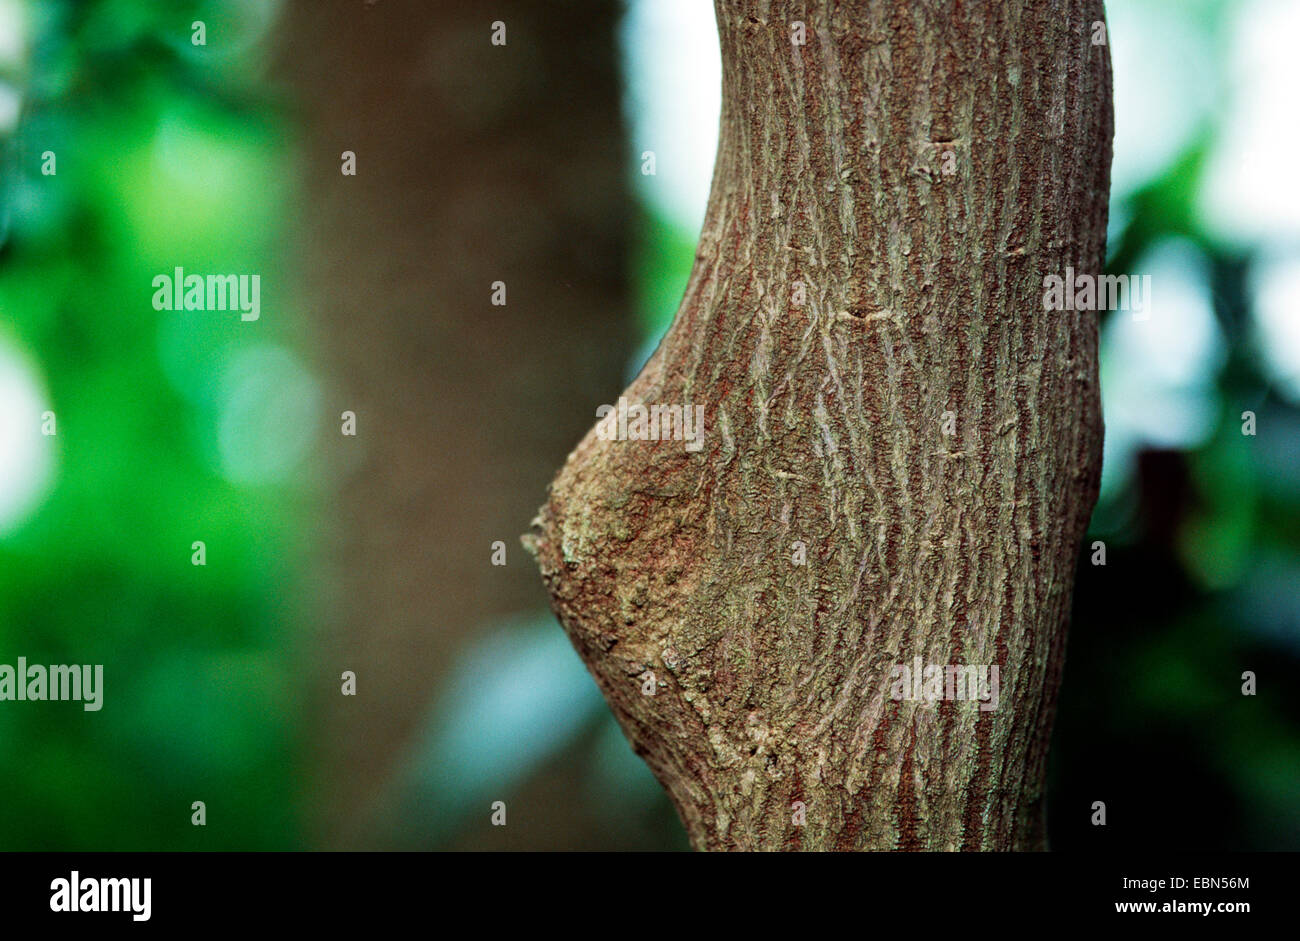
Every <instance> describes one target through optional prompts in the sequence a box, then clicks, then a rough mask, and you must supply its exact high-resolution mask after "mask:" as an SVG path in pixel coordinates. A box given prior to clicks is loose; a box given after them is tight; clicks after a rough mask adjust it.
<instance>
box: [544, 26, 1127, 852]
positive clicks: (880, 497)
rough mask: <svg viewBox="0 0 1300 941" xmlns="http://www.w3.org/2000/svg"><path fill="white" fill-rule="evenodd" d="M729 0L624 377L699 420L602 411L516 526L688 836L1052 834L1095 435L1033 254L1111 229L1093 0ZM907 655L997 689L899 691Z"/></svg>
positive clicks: (1092, 362)
mask: <svg viewBox="0 0 1300 941" xmlns="http://www.w3.org/2000/svg"><path fill="white" fill-rule="evenodd" d="M716 6H717V17H718V27H719V32H720V34H721V42H722V57H723V108H722V128H721V141H720V144H719V147H718V158H717V166H716V170H715V173H714V180H713V191H712V195H711V197H710V200H709V207H708V214H707V218H706V221H705V224H704V230H703V233H702V235H701V238H700V245H699V249H698V252H697V256H696V263H695V268H694V271H693V273H692V275H691V279H690V282H689V286H688V287H687V291H686V296H685V298H684V299H683V301H682V305H681V308H680V310H679V311H678V314H677V318H676V321H675V322H674V324H673V326H672V329H671V330H670V331H669V333H668V335H667V336H666V338H665V339H664V341H663V343H662V344H661V345H660V347H659V349H658V351H657V352H656V353H655V355H654V357H653V358H652V359H651V360H650V362H649V363H648V365H647V366H646V368H645V370H644V371H643V372H642V373H641V375H640V376H639V377H638V378H637V379H636V380H635V381H634V382H633V384H632V385H631V386H630V388H629V389H628V390H627V392H626V393H625V396H626V398H627V402H628V404H629V406H631V405H636V404H644V405H647V406H649V405H655V404H659V405H672V404H677V405H682V404H685V405H689V406H696V405H701V406H703V408H704V426H703V447H702V448H700V449H698V450H692V449H689V448H687V447H686V446H685V445H686V443H685V442H683V441H681V440H626V439H623V440H618V439H617V436H618V434H619V429H618V427H617V421H616V419H613V418H611V419H609V420H608V421H607V423H606V424H605V425H604V426H603V428H602V427H601V426H598V427H597V428H593V429H592V431H591V432H589V433H588V434H587V436H586V438H585V439H584V440H583V441H582V442H581V444H579V445H578V447H577V449H576V450H575V451H574V452H573V453H572V454H571V455H570V456H569V459H568V462H567V463H566V465H565V466H564V468H563V470H562V471H561V472H560V474H559V476H558V477H557V478H556V480H555V482H554V483H553V485H552V488H551V491H550V495H549V499H548V501H547V503H546V505H545V506H544V507H543V508H542V510H541V512H540V514H539V517H538V519H537V520H536V521H535V522H534V526H533V529H532V532H531V533H530V534H529V536H528V537H526V540H525V541H526V542H527V543H529V545H530V547H531V548H532V550H533V551H534V552H535V554H536V556H537V559H538V562H539V564H540V567H541V569H542V572H543V575H544V577H545V580H546V583H547V586H548V588H549V591H550V593H551V596H552V600H553V604H554V607H555V610H556V613H557V614H558V615H559V617H560V619H561V621H562V622H563V624H564V626H565V628H566V630H567V631H568V633H569V635H570V636H571V638H572V640H573V643H574V645H575V646H576V647H577V649H578V652H579V653H580V654H581V655H582V657H583V659H584V660H585V661H586V663H587V665H588V666H589V667H590V669H591V671H592V673H593V674H594V675H595V677H596V679H597V681H598V683H599V684H600V687H601V689H602V690H603V692H604V694H605V696H606V698H607V699H608V700H609V702H610V705H611V706H612V707H613V709H614V711H615V713H616V714H617V716H618V719H619V722H620V723H621V725H622V727H623V729H624V731H625V732H626V734H627V735H628V737H629V738H630V739H631V741H632V744H633V746H634V747H635V749H636V750H637V752H638V753H639V754H641V755H642V756H643V757H644V758H645V760H646V761H647V762H648V763H649V765H650V767H651V768H652V769H653V770H654V772H655V774H656V775H657V776H658V778H659V780H660V781H661V782H662V783H663V785H664V787H665V788H667V790H668V792H669V793H670V794H671V796H672V799H673V801H674V802H675V804H676V806H677V808H678V811H679V812H680V814H681V817H682V820H683V821H684V823H685V825H686V828H687V831H688V832H689V834H690V837H691V840H692V843H693V845H695V846H696V847H698V848H701V849H849V850H867V849H873V850H895V849H897V850H918V849H931V850H958V849H962V850H993V849H1028V848H1042V847H1044V846H1045V832H1044V794H1043V789H1044V780H1043V779H1044V768H1045V760H1046V755H1047V745H1048V739H1049V735H1050V731H1051V724H1052V714H1053V709H1054V704H1055V700H1056V693H1057V686H1058V683H1059V679H1060V674H1061V666H1062V660H1063V655H1064V646H1065V635H1066V625H1067V620H1068V615H1069V610H1070V593H1071V588H1072V584H1073V576H1074V567H1075V561H1076V554H1077V551H1078V546H1079V541H1080V539H1081V537H1082V535H1083V533H1084V530H1085V527H1086V524H1087V521H1088V518H1089V515H1090V512H1091V510H1092V506H1093V503H1094V501H1095V499H1096V492H1097V486H1098V480H1099V475H1100V464H1101V439H1102V422H1101V413H1100V400H1099V395H1098V378H1097V317H1096V314H1095V313H1091V312H1083V313H1077V312H1073V311H1056V310H1045V309H1044V303H1043V301H1044V278H1045V277H1046V276H1048V275H1051V274H1057V275H1064V274H1065V271H1066V268H1067V266H1069V267H1073V268H1074V269H1075V271H1076V272H1091V273H1098V272H1099V269H1100V267H1101V264H1102V261H1103V251H1104V245H1105V233H1106V203H1107V190H1108V185H1109V172H1110V141H1111V129H1112V120H1111V99H1110V84H1111V82H1110V63H1109V56H1108V50H1107V47H1106V46H1105V45H1104V41H1105V33H1104V26H1100V23H1101V21H1102V20H1103V11H1102V4H1101V0H962V2H958V0H954V2H951V3H937V2H917V0H789V2H787V0H717V3H716ZM799 23H802V24H803V38H805V39H806V42H805V43H804V44H802V45H801V44H799V43H798V42H797V40H798V39H799V38H801V37H800V27H799ZM1099 36H1100V39H1101V42H1097V39H1098V37H1099ZM632 414H633V415H635V413H632ZM609 422H613V423H614V425H612V426H611V425H610V424H609ZM610 433H612V434H613V435H614V436H615V439H614V440H611V439H610ZM635 435H636V423H635V421H633V422H632V423H631V424H630V425H629V430H628V433H627V435H626V438H632V437H634V436H635ZM804 553H806V556H805V555H804ZM801 562H802V564H800V563H801ZM916 658H920V661H921V662H922V663H923V664H926V665H939V666H944V665H959V666H978V665H986V666H987V665H996V666H997V667H998V668H999V685H1000V689H999V695H998V697H997V703H996V706H997V707H996V708H993V709H990V708H988V707H989V706H990V705H991V704H992V700H990V701H989V702H987V703H979V702H973V701H954V700H953V699H951V698H944V699H941V700H938V701H927V700H925V699H921V700H919V701H916V700H911V699H903V700H901V701H900V700H899V699H897V698H896V694H897V693H898V689H897V687H896V680H895V677H896V675H897V673H896V670H895V666H896V665H898V664H907V665H908V666H909V667H911V666H912V665H913V664H914V663H915V662H916ZM988 675H989V676H991V672H990V674H988ZM908 690H909V692H910V686H909V688H908ZM981 705H983V706H984V708H980V707H981Z"/></svg>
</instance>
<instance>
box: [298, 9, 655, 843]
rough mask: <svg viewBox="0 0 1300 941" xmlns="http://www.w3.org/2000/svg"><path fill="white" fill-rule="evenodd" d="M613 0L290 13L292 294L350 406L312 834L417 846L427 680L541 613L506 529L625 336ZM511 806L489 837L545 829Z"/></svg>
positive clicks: (319, 698)
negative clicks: (298, 132)
mask: <svg viewBox="0 0 1300 941" xmlns="http://www.w3.org/2000/svg"><path fill="white" fill-rule="evenodd" d="M618 13H619V11H618V9H617V7H616V6H614V5H612V4H610V3H608V2H607V0H576V2H570V3H565V4H558V5H555V6H554V8H553V9H552V8H551V6H549V5H539V4H537V3H533V2H530V0H500V2H498V3H495V4H493V5H492V7H491V9H490V10H485V9H484V7H483V5H482V4H481V3H479V2H478V0H438V2H430V0H382V2H379V3H373V4H371V3H366V4H363V3H358V2H357V0H299V2H295V3H293V4H290V5H288V8H287V17H286V20H285V22H284V24H283V25H282V29H281V33H282V38H283V53H282V59H283V66H282V73H283V76H284V78H285V80H286V81H287V83H288V84H289V86H290V89H291V90H292V92H293V93H294V98H293V100H294V101H295V102H296V104H297V105H298V108H299V114H300V116H301V119H302V124H303V138H304V140H303V147H302V153H303V162H304V169H303V172H302V175H301V179H303V180H304V181H305V183H304V190H305V192H304V193H303V195H302V206H303V212H302V214H303V229H302V233H301V236H300V238H301V242H300V244H301V245H302V246H303V249H302V251H303V255H304V258H303V263H302V269H303V282H304V284H305V285H306V286H307V287H306V288H305V293H306V294H307V295H308V298H307V299H308V302H309V303H308V305H307V309H308V310H309V311H310V313H311V317H312V321H313V324H314V325H315V326H316V327H317V329H318V331H319V335H320V337H321V346H322V359H323V360H324V361H325V362H326V363H327V365H328V368H329V372H330V375H331V378H332V383H331V385H332V388H331V399H330V404H331V406H332V409H331V411H332V417H333V418H337V416H338V415H339V413H341V412H342V411H343V410H345V409H348V410H351V411H354V412H356V414H357V436H356V437H355V438H344V437H341V436H338V437H335V438H333V439H332V441H333V443H332V444H331V445H330V448H329V454H330V456H331V457H333V458H334V459H335V464H334V466H333V467H331V468H330V469H331V471H333V472H334V474H333V475H332V476H333V477H337V480H334V479H331V484H334V486H333V487H332V488H331V490H330V492H329V493H328V496H327V499H328V501H329V506H328V508H327V514H326V515H327V517H328V519H329V521H330V523H331V532H330V536H331V538H330V540H329V541H328V542H327V543H326V544H325V545H324V546H323V548H322V555H324V556H325V557H326V559H325V562H326V567H327V571H328V572H329V579H328V583H327V584H323V585H321V597H322V601H323V603H322V608H323V609H324V610H325V612H327V613H328V615H329V621H328V622H327V623H326V624H325V625H323V627H322V629H321V630H320V632H319V635H318V636H315V637H313V638H311V645H310V646H311V648H312V651H313V654H315V655H317V656H318V657H319V660H318V661H317V669H316V676H318V677H319V678H320V679H319V681H318V682H317V683H316V684H315V685H314V686H313V690H312V692H313V699H314V710H313V711H314V712H316V713H318V714H320V715H322V717H323V718H322V721H321V723H320V737H319V740H318V741H317V742H316V743H314V744H315V748H314V752H315V754H314V755H313V766H312V771H313V781H314V782H315V783H316V785H317V789H316V791H315V792H314V793H313V794H312V801H311V803H312V805H313V807H314V808H316V813H315V815H314V819H312V820H311V821H309V826H310V828H311V830H312V832H313V837H314V839H315V840H316V841H317V842H319V843H320V844H322V845H324V846H327V847H331V848H348V849H354V848H376V847H378V848H389V847H393V846H410V845H417V846H418V845H424V844H423V843H421V842H420V841H421V840H423V839H424V838H425V834H426V832H427V830H426V829H423V828H422V827H421V825H420V824H419V823H418V822H416V823H413V822H411V821H410V820H409V819H406V820H404V819H402V814H403V813H405V812H409V810H410V808H409V806H407V805H405V804H403V803H402V801H403V798H402V796H401V794H400V790H401V787H402V785H403V784H406V783H407V782H405V781H404V780H403V779H402V778H401V777H400V774H401V773H403V772H405V771H406V768H407V765H408V764H410V763H411V762H410V758H409V749H410V747H411V742H412V740H413V739H414V738H415V736H416V735H417V733H418V732H419V730H420V723H421V722H423V721H425V719H426V711H427V708H428V705H429V703H430V700H431V699H434V698H436V695H435V692H434V691H435V690H436V689H437V687H438V685H439V683H440V682H441V681H442V680H444V679H446V677H447V673H448V670H449V667H450V665H451V664H452V663H454V662H455V657H456V652H457V650H458V648H460V647H461V646H462V645H463V644H464V643H465V642H466V641H467V640H468V639H469V638H470V637H471V636H472V635H473V633H474V632H475V631H477V630H480V629H482V627H483V626H484V625H485V624H489V623H491V621H492V620H493V619H494V618H499V617H502V616H507V615H516V614H518V613H519V612H521V611H533V610H536V609H537V607H538V606H539V605H540V604H542V603H543V601H542V598H541V593H540V592H539V591H538V586H537V580H536V576H535V575H534V574H533V569H532V565H531V563H530V561H529V560H528V559H527V558H525V557H524V554H523V553H522V552H520V551H518V548H517V546H515V545H514V539H513V536H514V534H515V533H517V532H518V528H519V522H518V521H519V520H520V519H526V518H527V516H528V514H529V513H530V512H531V511H532V509H533V505H534V501H535V499H536V497H535V495H536V493H537V492H538V491H539V490H540V489H541V488H542V487H543V486H545V482H546V480H547V479H548V478H549V477H550V476H551V474H552V472H553V469H554V467H555V464H556V462H557V461H559V460H560V459H561V457H562V456H563V454H564V452H565V449H566V448H568V447H570V446H571V444H572V442H573V440H574V438H575V437H576V436H577V435H579V434H581V433H582V428H583V427H584V425H585V419H584V416H586V415H590V414H591V411H592V410H593V409H594V408H595V406H596V404H597V403H598V402H599V401H600V400H601V399H602V398H603V397H605V396H606V395H607V394H608V392H607V390H608V389H609V388H610V387H611V386H612V385H614V384H616V383H618V382H619V381H620V379H621V378H622V375H623V369H624V368H625V365H626V361H627V356H628V355H629V354H630V351H631V348H632V338H631V336H630V330H629V328H628V326H627V325H628V323H629V321H630V314H629V312H628V311H629V307H630V299H629V296H628V288H627V281H628V278H627V274H626V270H625V268H626V255H627V240H628V229H629V225H628V221H627V220H628V218H629V215H630V210H631V201H630V193H629V187H628V185H627V178H628V174H627V169H626V168H627V166H628V160H629V157H628V154H627V152H626V151H627V148H626V144H625V142H624V140H623V128H622V121H621V113H620V100H619V83H618V62H617V51H616V49H617V47H616V43H615V27H616V25H617V19H618ZM498 20H499V21H502V22H504V23H505V24H506V27H507V42H506V44H505V45H504V46H497V45H493V44H492V42H491V37H492V33H493V27H492V24H493V22H494V21H498ZM345 150H351V151H353V152H354V153H355V154H356V156H357V175H356V176H355V177H347V176H343V175H342V174H341V173H340V155H341V154H342V152H343V151H345ZM494 281H504V282H505V283H506V286H507V295H506V299H507V303H506V304H505V306H493V305H492V303H491V294H492V284H493V282H494ZM566 377H576V380H577V381H567V382H566V381H565V379H566ZM543 414H546V415H551V416H553V417H552V418H550V419H548V420H543V419H542V418H540V417H539V416H541V415H543ZM337 427H338V426H337V425H336V426H333V428H334V429H337ZM332 430H333V429H332ZM334 433H335V434H336V435H337V431H335V432H334ZM496 540H501V541H503V542H507V543H508V544H510V545H509V552H508V557H507V564H506V565H505V566H503V567H502V566H494V565H491V564H490V557H491V554H492V549H491V546H492V543H493V542H494V541H496ZM343 670H351V671H353V672H355V673H356V675H357V688H358V692H357V695H356V697H355V698H352V697H343V696H341V695H340V692H339V686H340V681H339V677H340V674H341V672H342V671H343ZM576 773H577V772H576V771H575V774H576ZM573 786H576V784H575V785H573ZM425 810H426V812H427V808H425ZM565 812H566V807H565V806H562V805H557V807H556V814H563V813H565ZM520 816H521V819H520V820H519V821H518V822H512V825H511V827H510V830H509V832H510V834H511V836H510V838H511V840H512V841H514V842H512V844H511V845H512V846H515V847H522V846H528V845H532V846H533V847H534V848H537V847H541V846H554V845H555V837H554V836H553V834H552V833H551V832H550V831H549V830H545V829H542V828H541V827H540V825H539V827H538V829H537V830H535V831H530V830H529V825H528V823H527V822H526V819H524V815H520ZM548 823H550V821H549V820H548ZM569 829H571V830H575V831H576V830H577V829H578V827H577V826H576V825H575V826H573V827H570V828H569ZM528 840H532V843H531V844H529V843H528V842H527V841H528ZM491 845H496V846H499V845H500V838H499V837H497V839H496V842H495V843H493V844H491Z"/></svg>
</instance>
